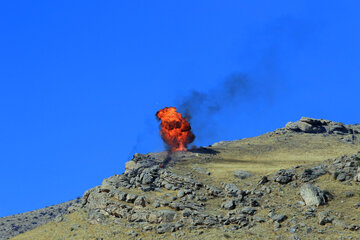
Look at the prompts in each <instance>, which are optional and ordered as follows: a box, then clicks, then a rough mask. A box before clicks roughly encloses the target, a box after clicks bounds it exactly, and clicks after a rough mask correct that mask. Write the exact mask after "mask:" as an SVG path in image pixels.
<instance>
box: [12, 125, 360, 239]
mask: <svg viewBox="0 0 360 240" xmlns="http://www.w3.org/2000/svg"><path fill="white" fill-rule="evenodd" d="M359 140H360V126H358V125H344V124H341V123H336V122H332V121H328V120H317V119H311V118H302V119H301V120H300V121H297V122H294V123H288V124H287V125H286V127H284V128H281V129H278V130H276V131H274V132H270V133H267V134H264V135H261V136H258V137H254V138H248V139H242V140H236V141H228V142H219V143H215V144H213V145H212V146H209V147H206V148H198V149H193V150H190V151H187V152H176V153H174V154H171V155H169V154H168V153H166V152H161V153H149V154H135V155H134V158H133V160H132V161H130V162H128V163H127V164H126V172H125V173H124V174H122V175H115V176H112V177H110V178H107V179H105V180H104V181H103V182H102V184H101V185H100V186H97V187H94V188H92V189H90V190H88V191H87V192H86V193H85V194H84V196H83V199H82V204H79V206H78V207H77V208H75V209H74V210H73V211H72V212H71V213H70V214H68V215H65V216H63V217H61V218H60V217H59V218H57V221H52V222H49V223H47V224H45V225H42V226H40V227H38V228H36V229H34V230H31V231H29V232H26V233H24V234H20V235H18V236H16V237H15V238H13V239H360V237H359V235H360V231H359V230H360V223H359V220H360V217H359V216H360V172H359V160H360V153H359V150H360V144H359V142H360V141H359Z"/></svg>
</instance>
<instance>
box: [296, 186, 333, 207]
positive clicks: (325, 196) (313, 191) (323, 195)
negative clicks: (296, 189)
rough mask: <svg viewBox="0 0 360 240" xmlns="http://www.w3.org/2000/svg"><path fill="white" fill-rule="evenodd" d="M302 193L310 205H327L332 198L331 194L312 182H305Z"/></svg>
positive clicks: (301, 189)
mask: <svg viewBox="0 0 360 240" xmlns="http://www.w3.org/2000/svg"><path fill="white" fill-rule="evenodd" d="M300 195H301V197H302V198H303V199H304V201H305V204H306V205H308V206H316V207H317V206H320V205H325V204H326V203H327V202H328V200H329V199H330V198H331V194H330V193H329V192H327V191H323V190H321V189H320V188H318V187H315V186H314V185H312V184H311V183H305V184H304V185H302V187H301V188H300Z"/></svg>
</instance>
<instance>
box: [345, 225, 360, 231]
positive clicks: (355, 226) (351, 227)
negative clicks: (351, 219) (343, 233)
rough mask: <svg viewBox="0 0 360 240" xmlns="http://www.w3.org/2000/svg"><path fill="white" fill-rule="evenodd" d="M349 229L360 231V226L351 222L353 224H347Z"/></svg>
mask: <svg viewBox="0 0 360 240" xmlns="http://www.w3.org/2000/svg"><path fill="white" fill-rule="evenodd" d="M347 229H349V230H350V231H358V230H360V226H359V225H357V224H351V225H349V226H347Z"/></svg>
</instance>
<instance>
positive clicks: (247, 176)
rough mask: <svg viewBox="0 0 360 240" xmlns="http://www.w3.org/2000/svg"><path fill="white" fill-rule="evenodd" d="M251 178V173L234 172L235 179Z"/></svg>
mask: <svg viewBox="0 0 360 240" xmlns="http://www.w3.org/2000/svg"><path fill="white" fill-rule="evenodd" d="M251 176H252V174H251V173H249V172H247V171H243V170H236V171H235V172H234V177H236V178H240V179H246V178H249V177H251Z"/></svg>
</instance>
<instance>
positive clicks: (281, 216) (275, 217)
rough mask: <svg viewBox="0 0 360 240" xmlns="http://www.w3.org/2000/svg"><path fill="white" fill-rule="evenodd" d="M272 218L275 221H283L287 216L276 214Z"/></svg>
mask: <svg viewBox="0 0 360 240" xmlns="http://www.w3.org/2000/svg"><path fill="white" fill-rule="evenodd" d="M271 219H272V220H273V222H278V223H281V222H283V221H285V220H286V219H287V216H286V215H283V214H276V215H274V216H272V218H271Z"/></svg>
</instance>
